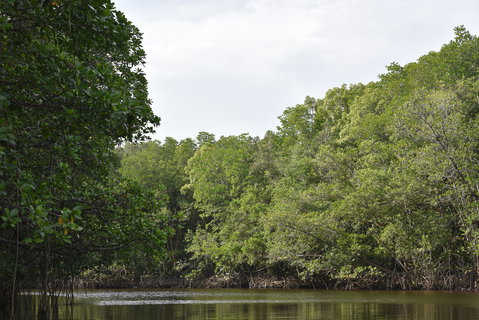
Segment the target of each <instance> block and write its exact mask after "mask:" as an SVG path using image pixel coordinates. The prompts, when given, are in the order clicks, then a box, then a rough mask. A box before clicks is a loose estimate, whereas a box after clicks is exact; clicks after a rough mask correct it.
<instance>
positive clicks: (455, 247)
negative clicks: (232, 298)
mask: <svg viewBox="0 0 479 320" xmlns="http://www.w3.org/2000/svg"><path fill="white" fill-rule="evenodd" d="M455 34H456V37H455V39H454V40H453V41H451V42H450V43H448V44H446V45H444V46H443V47H442V48H441V50H440V51H439V52H430V53H428V54H426V55H424V56H422V57H420V58H419V59H418V60H417V62H413V63H409V64H407V65H405V66H401V65H399V64H397V63H393V64H391V65H390V66H389V67H388V68H387V73H385V74H382V75H380V79H379V80H378V81H376V82H371V83H368V84H355V85H349V86H346V85H343V86H342V87H340V88H334V89H331V90H329V91H328V92H327V93H326V95H325V97H324V98H322V99H314V98H310V97H307V98H306V99H305V101H304V103H303V104H300V105H297V106H295V107H291V108H288V109H286V110H285V111H284V113H283V114H282V115H281V116H280V117H279V119H280V121H281V124H280V126H278V128H277V130H276V131H269V132H267V133H266V135H265V136H264V138H262V139H259V138H256V137H251V136H249V135H247V134H244V135H239V136H228V137H220V138H219V139H217V140H216V139H215V137H214V136H213V135H212V134H209V133H204V132H203V133H200V134H199V135H198V137H196V139H185V140H182V141H176V140H174V139H172V138H167V139H166V140H165V141H164V142H158V141H152V142H147V143H142V144H126V145H125V146H124V147H123V148H121V149H120V150H118V152H119V154H120V157H121V166H120V168H119V170H118V172H119V174H120V175H121V176H122V177H125V178H128V179H130V180H133V181H136V182H137V183H138V184H139V185H141V187H142V188H144V189H146V190H148V191H149V192H151V193H152V194H154V197H155V199H157V200H158V201H159V203H160V207H161V208H162V209H161V210H160V212H158V216H161V217H166V219H167V223H168V226H169V228H168V230H167V231H168V234H169V236H168V239H167V251H166V252H167V253H166V255H165V256H163V258H162V267H161V269H160V270H156V272H157V273H156V275H157V276H159V277H185V278H188V279H204V278H208V277H216V278H223V279H227V280H228V281H230V282H231V283H234V284H236V285H243V286H248V285H250V286H254V285H258V281H261V279H268V278H269V279H285V278H288V279H293V280H292V281H294V282H295V283H296V284H297V285H303V286H311V287H313V286H314V287H326V288H332V287H336V288H402V289H455V288H456V289H457V288H469V289H476V288H477V286H478V284H477V281H478V280H479V277H478V276H479V201H478V200H479V117H478V113H479V98H478V97H479V38H478V37H476V36H473V35H471V34H470V33H469V32H468V31H467V30H465V29H464V28H463V27H458V28H456V29H455ZM252 116H253V115H252ZM158 272H159V274H158ZM255 281H256V282H255Z"/></svg>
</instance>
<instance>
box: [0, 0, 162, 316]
mask: <svg viewBox="0 0 479 320" xmlns="http://www.w3.org/2000/svg"><path fill="white" fill-rule="evenodd" d="M0 30H1V31H0V63H1V67H0V211H1V213H0V214H1V216H0V218H1V219H0V255H1V256H2V262H1V264H0V278H1V284H0V292H2V294H1V296H2V297H1V299H0V300H1V302H2V303H3V304H9V306H10V307H11V306H14V305H15V301H14V300H13V298H14V297H15V292H16V291H17V290H18V288H19V287H22V286H38V285H40V286H41V287H42V288H43V290H44V292H45V293H46V292H47V290H57V289H62V286H63V285H66V284H68V283H70V284H71V279H72V277H75V276H77V275H78V274H79V273H81V272H82V270H85V269H86V268H89V267H91V266H93V265H95V264H97V263H99V262H100V261H102V262H103V261H107V260H105V259H106V257H107V256H110V257H112V256H114V254H115V252H116V253H119V252H124V253H125V254H126V252H127V251H128V248H135V247H136V248H140V247H141V248H142V250H147V248H150V247H151V246H152V245H153V243H155V244H156V245H155V248H156V247H158V246H159V245H161V243H162V241H163V240H162V239H163V238H164V235H163V232H162V231H160V230H161V223H159V220H161V219H160V218H159V217H158V216H154V215H153V214H157V209H156V203H154V202H152V201H151V200H150V199H148V198H147V197H145V196H144V195H143V194H142V192H140V190H139V189H138V187H137V186H135V185H132V184H131V183H128V182H125V181H123V180H118V179H116V180H112V179H111V178H110V173H111V171H112V169H113V165H114V163H115V162H116V160H115V159H116V155H115V153H114V147H115V146H116V145H118V144H119V143H122V142H123V141H132V140H143V139H145V138H146V136H147V135H148V134H149V133H151V132H152V131H153V127H154V126H156V125H158V124H159V118H158V117H156V116H155V115H154V114H153V113H152V111H151V108H150V101H149V100H148V97H147V83H146V80H145V77H144V74H143V72H142V70H141V66H142V64H143V62H144V52H143V50H142V48H141V34H140V32H139V31H138V29H136V28H135V27H134V26H133V25H132V24H131V23H130V22H129V21H128V20H127V19H126V18H125V16H124V15H123V14H122V13H121V12H119V11H117V10H116V9H115V8H114V6H113V4H112V3H111V2H110V1H108V0H97V1H83V0H74V1H53V2H49V1H43V2H38V1H31V0H7V1H2V2H1V3H0ZM133 230H135V232H132V231H133ZM153 230H154V231H153ZM150 232H151V233H150ZM145 246H146V247H145ZM30 268H31V269H30ZM29 269H30V270H34V271H33V272H31V271H30V270H29ZM59 282H62V283H63V284H61V285H58V283H59ZM59 286H60V287H59ZM8 297H10V298H11V299H10V298H8ZM9 299H10V300H9ZM10 302H11V303H10ZM40 309H41V310H40V316H41V317H43V318H47V317H49V316H53V315H52V314H49V313H50V310H49V307H48V305H46V303H45V301H44V300H42V303H41V306H40ZM12 310H13V309H12Z"/></svg>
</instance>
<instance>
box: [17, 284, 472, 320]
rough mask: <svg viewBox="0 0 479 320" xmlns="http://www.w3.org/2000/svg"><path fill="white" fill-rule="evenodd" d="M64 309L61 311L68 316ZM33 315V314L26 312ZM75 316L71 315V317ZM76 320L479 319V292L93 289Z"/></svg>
mask: <svg viewBox="0 0 479 320" xmlns="http://www.w3.org/2000/svg"><path fill="white" fill-rule="evenodd" d="M64 312H65V310H60V314H63V313H64ZM25 317H26V318H29V317H28V315H26V316H25ZM70 319H71V318H70ZM73 319H75V320H76V319H82V320H83V319H85V320H86V319H89V320H90V319H91V320H110V319H111V320H113V319H115V320H132V319H141V320H153V319H154V320H166V319H168V320H169V319H195V320H206V319H214V320H220V319H244V320H263V319H264V320H273V319H275V320H278V319H335V320H336V319H340V320H346V319H354V320H356V319H376V320H380V319H414V320H421V319H428V320H429V319H459V320H460V319H468V320H469V319H479V294H478V293H458V292H431V291H428V292H403V291H320V290H316V291H315V290H252V289H249V290H241V289H204V290H148V291H139V290H111V291H107V290H94V291H93V290H92V291H79V292H77V293H76V296H75V307H74V309H73Z"/></svg>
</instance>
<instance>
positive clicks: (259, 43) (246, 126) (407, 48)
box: [113, 0, 479, 140]
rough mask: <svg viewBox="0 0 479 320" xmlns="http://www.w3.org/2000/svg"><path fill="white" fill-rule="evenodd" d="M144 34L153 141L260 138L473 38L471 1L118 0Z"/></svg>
mask: <svg viewBox="0 0 479 320" xmlns="http://www.w3.org/2000/svg"><path fill="white" fill-rule="evenodd" d="M113 1H115V0H113ZM115 3H116V6H117V8H118V9H119V10H121V11H123V12H124V13H125V15H126V16H127V18H128V19H129V20H131V21H132V22H133V23H134V24H135V25H136V26H137V27H138V28H139V29H140V30H141V32H143V47H144V49H145V51H146V53H147V64H146V66H145V71H146V74H147V78H148V82H149V93H150V98H151V99H152V100H153V110H154V112H155V114H157V115H158V116H160V117H161V119H162V123H161V126H160V127H159V128H158V129H157V133H156V135H155V136H154V137H153V138H155V139H161V140H163V139H164V138H165V137H174V138H176V139H178V140H180V139H184V138H187V137H191V138H194V137H196V135H197V133H198V132H199V131H207V132H211V133H214V134H215V135H216V136H217V137H219V136H221V135H237V134H241V133H249V134H251V135H252V136H259V137H263V135H264V133H265V132H266V131H267V130H270V129H273V130H274V129H275V128H276V126H277V125H278V124H279V122H278V120H277V117H278V116H279V115H281V113H282V112H283V110H284V109H285V108H286V107H290V106H294V105H296V104H300V103H302V102H303V101H304V98H305V97H306V96H308V95H309V96H312V97H315V98H322V97H323V96H324V94H325V92H326V91H327V90H328V89H330V88H333V87H338V86H340V85H341V84H343V83H346V84H351V83H358V82H362V83H367V82H370V81H376V80H377V76H378V75H379V74H381V73H384V72H385V66H386V65H389V64H390V63H391V62H399V63H400V64H405V63H408V62H412V61H415V60H416V59H417V58H419V57H420V56H421V55H423V54H426V53H427V52H429V51H437V50H439V49H440V47H441V45H442V44H445V43H447V42H449V41H450V40H452V39H453V37H454V33H453V28H454V27H455V26H458V25H464V26H465V27H466V28H467V29H468V30H469V31H470V32H471V33H473V34H476V35H478V34H479V0H455V1H452V0H449V1H445V0H362V1H359V0H143V1H136V0H117V1H115Z"/></svg>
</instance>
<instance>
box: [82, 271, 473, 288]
mask: <svg viewBox="0 0 479 320" xmlns="http://www.w3.org/2000/svg"><path fill="white" fill-rule="evenodd" d="M448 280H449V281H443V282H437V283H436V284H435V285H431V283H428V282H425V283H418V284H414V283H409V282H407V281H406V280H405V278H404V277H400V276H398V277H396V278H395V279H346V280H342V281H334V282H333V281H331V280H329V281H326V280H323V279H314V280H309V281H303V280H300V279H297V278H294V277H292V276H290V277H284V278H280V277H273V276H251V277H246V276H236V277H232V276H212V277H208V278H203V279H185V278H158V277H151V276H143V277H137V278H134V277H127V276H121V275H115V276H108V277H107V276H99V277H83V278H78V279H76V280H75V282H74V288H75V289H167V288H177V289H184V288H198V289H199V288H204V289H210V288H249V289H326V290H327V289H339V290H448V291H476V292H477V291H479V284H478V282H477V281H474V280H473V277H472V276H468V275H464V276H463V277H451V278H450V279H448Z"/></svg>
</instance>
